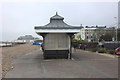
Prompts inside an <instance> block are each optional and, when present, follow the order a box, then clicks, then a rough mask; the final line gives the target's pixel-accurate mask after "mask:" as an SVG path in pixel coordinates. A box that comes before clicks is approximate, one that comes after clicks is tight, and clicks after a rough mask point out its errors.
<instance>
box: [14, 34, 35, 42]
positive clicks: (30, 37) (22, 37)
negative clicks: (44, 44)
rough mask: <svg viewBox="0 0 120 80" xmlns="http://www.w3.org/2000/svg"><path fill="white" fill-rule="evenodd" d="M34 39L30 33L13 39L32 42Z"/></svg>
mask: <svg viewBox="0 0 120 80" xmlns="http://www.w3.org/2000/svg"><path fill="white" fill-rule="evenodd" d="M34 39H35V38H34V37H33V36H32V35H25V36H20V37H18V39H17V40H15V42H33V41H34Z"/></svg>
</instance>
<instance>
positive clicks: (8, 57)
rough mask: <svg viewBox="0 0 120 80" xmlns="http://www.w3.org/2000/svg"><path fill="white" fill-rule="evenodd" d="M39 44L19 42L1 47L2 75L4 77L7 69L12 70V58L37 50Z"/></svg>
mask: <svg viewBox="0 0 120 80" xmlns="http://www.w3.org/2000/svg"><path fill="white" fill-rule="evenodd" d="M39 49H40V47H39V45H32V43H29V44H21V45H17V46H13V47H3V48H2V77H3V78H4V77H5V75H6V74H7V72H8V71H10V70H12V69H13V68H14V67H15V65H14V64H13V60H14V59H16V58H18V57H20V56H22V55H25V54H27V53H30V52H34V51H36V50H39Z"/></svg>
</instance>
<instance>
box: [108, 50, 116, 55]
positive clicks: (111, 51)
mask: <svg viewBox="0 0 120 80" xmlns="http://www.w3.org/2000/svg"><path fill="white" fill-rule="evenodd" d="M107 52H108V53H109V54H114V53H115V50H108V51H107Z"/></svg>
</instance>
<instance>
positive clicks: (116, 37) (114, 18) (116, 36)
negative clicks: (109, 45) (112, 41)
mask: <svg viewBox="0 0 120 80" xmlns="http://www.w3.org/2000/svg"><path fill="white" fill-rule="evenodd" d="M114 19H115V22H116V23H115V24H116V42H117V17H114Z"/></svg>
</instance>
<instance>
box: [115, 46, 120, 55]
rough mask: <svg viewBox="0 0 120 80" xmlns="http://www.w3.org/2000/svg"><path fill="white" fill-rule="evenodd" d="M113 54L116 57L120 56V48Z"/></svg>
mask: <svg viewBox="0 0 120 80" xmlns="http://www.w3.org/2000/svg"><path fill="white" fill-rule="evenodd" d="M115 54H116V55H120V47H118V48H117V49H115Z"/></svg>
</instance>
